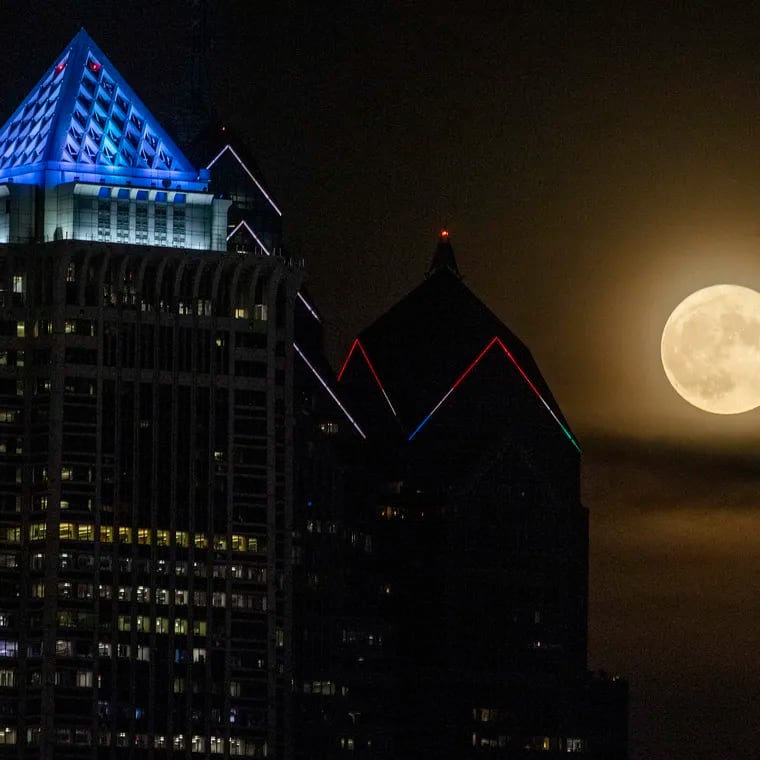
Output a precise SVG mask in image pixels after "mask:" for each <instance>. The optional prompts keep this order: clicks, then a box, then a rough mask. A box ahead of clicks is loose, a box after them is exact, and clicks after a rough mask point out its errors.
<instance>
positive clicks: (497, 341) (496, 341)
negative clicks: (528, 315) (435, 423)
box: [408, 335, 581, 453]
mask: <svg viewBox="0 0 760 760" xmlns="http://www.w3.org/2000/svg"><path fill="white" fill-rule="evenodd" d="M494 344H498V346H499V347H500V348H501V350H502V351H503V352H504V353H505V354H506V355H507V357H508V358H509V360H510V361H511V362H512V364H514V366H515V367H516V368H517V371H518V372H519V373H520V375H521V376H522V378H523V380H525V382H526V383H527V384H528V387H529V388H530V389H531V390H532V391H533V393H535V394H536V396H537V398H538V399H539V401H541V403H542V404H543V405H544V406H545V407H546V410H547V411H548V412H549V414H551V416H552V417H553V418H554V421H555V422H556V423H557V424H558V425H559V426H560V428H561V429H562V432H563V433H564V434H565V435H566V436H567V438H568V440H569V441H570V442H571V443H572V444H573V446H575V448H576V449H577V450H578V452H579V453H580V451H581V448H580V446H579V445H578V443H577V441H576V440H575V438H573V436H572V435H571V434H570V431H569V430H568V429H567V428H566V427H565V426H564V425H563V424H562V422H561V421H560V419H559V417H558V416H557V415H556V414H555V412H554V410H553V409H552V408H551V407H550V406H549V404H547V403H546V399H544V397H543V396H542V395H541V394H540V393H539V391H538V388H536V386H535V385H534V384H533V383H532V382H531V380H530V378H529V377H528V376H527V375H526V374H525V371H524V370H523V368H522V367H521V366H520V365H519V364H518V363H517V360H516V359H515V357H514V356H512V354H511V352H510V351H509V349H508V348H507V347H506V346H505V345H504V343H503V342H502V340H501V338H499V336H498V335H497V336H495V337H493V338H492V339H491V340H490V341H489V342H488V345H487V346H486V347H485V348H484V349H483V350H482V351H481V352H480V353H479V354H478V356H477V357H476V358H475V361H473V362H472V364H470V366H469V367H467V369H466V370H465V371H464V372H463V373H462V374H461V375H460V376H459V378H458V379H457V381H456V382H455V383H454V385H452V386H451V388H449V390H448V391H446V393H445V395H444V396H443V398H442V399H441V400H440V401H439V402H438V403H437V404H436V405H435V406H434V407H433V409H432V410H431V411H430V413H429V414H428V415H427V416H426V417H425V418H424V419H423V420H422V422H420V424H419V425H417V427H416V428H415V429H414V431H413V432H412V434H411V435H410V436H409V438H408V440H409V441H411V440H412V438H414V436H416V435H417V433H419V431H420V430H421V429H422V428H423V427H424V425H425V423H426V422H427V421H428V420H429V419H430V418H431V417H432V416H433V415H434V414H435V413H436V412H437V411H438V409H439V408H440V407H441V406H442V404H443V403H444V401H446V399H447V398H448V397H449V396H450V395H451V394H452V393H453V392H454V391H455V390H456V388H457V387H458V386H459V384H460V383H461V382H462V381H463V380H464V379H465V378H466V377H467V375H469V374H470V372H472V370H473V369H474V368H475V366H476V365H477V364H478V363H479V362H480V360H481V359H482V358H483V357H484V356H485V355H486V354H487V353H488V352H489V351H490V350H491V348H492V347H493V345H494Z"/></svg>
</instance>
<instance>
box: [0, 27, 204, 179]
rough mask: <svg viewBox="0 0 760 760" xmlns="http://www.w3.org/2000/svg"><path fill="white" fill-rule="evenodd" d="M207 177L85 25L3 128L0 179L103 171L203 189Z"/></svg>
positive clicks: (97, 175)
mask: <svg viewBox="0 0 760 760" xmlns="http://www.w3.org/2000/svg"><path fill="white" fill-rule="evenodd" d="M75 175H76V177H75ZM207 177H208V175H207V174H206V173H203V174H202V173H200V172H199V171H198V170H197V169H196V168H195V167H194V166H193V165H192V164H191V163H190V161H189V160H188V159H187V158H186V157H185V156H184V155H183V153H182V151H180V149H179V148H178V147H177V146H176V145H175V143H174V141H173V140H172V139H171V138H170V137H169V135H168V134H167V133H166V132H165V130H164V129H163V128H162V127H161V125H160V124H159V123H158V121H157V120H156V119H155V118H154V117H153V115H152V114H151V113H150V111H148V109H147V108H146V107H145V105H144V104H143V102H142V101H141V100H140V99H139V98H138V97H137V95H136V94H135V93H134V91H133V90H132V88H131V87H130V86H129V85H128V84H127V83H126V81H125V80H124V78H123V77H122V76H121V74H119V72H118V71H117V70H116V67H115V66H114V65H113V64H112V63H111V61H110V60H109V59H108V58H107V57H106V56H105V54H104V53H103V51H102V50H101V49H100V48H99V47H98V46H97V45H96V44H95V42H94V41H93V40H92V38H91V37H90V36H89V35H88V34H87V32H86V31H85V30H84V29H81V30H80V31H79V32H78V34H77V35H76V36H75V37H74V39H73V40H72V41H71V42H70V43H69V44H68V45H67V46H66V48H65V49H64V50H63V52H62V53H61V54H60V55H59V56H58V58H56V60H55V61H54V62H53V64H52V65H51V66H50V68H49V69H48V70H47V72H46V73H45V74H44V76H43V77H42V79H40V81H39V82H38V83H37V84H36V85H35V87H34V88H33V89H32V90H31V92H30V93H29V95H28V96H27V97H26V99H25V100H24V101H23V102H22V103H21V105H20V106H19V107H18V108H17V109H16V111H15V112H14V113H13V115H12V116H11V117H10V119H8V121H7V122H6V123H5V124H4V125H3V127H2V128H1V129H0V181H3V180H8V179H13V180H14V181H16V182H22V183H28V184H45V185H47V186H54V185H58V184H61V183H62V182H70V181H73V180H74V179H75V178H76V179H77V180H81V181H83V182H86V181H90V182H99V181H102V180H103V178H106V179H107V180H108V181H109V183H116V182H127V181H129V182H131V183H133V184H136V185H145V186H150V185H151V184H153V185H159V184H160V186H163V187H170V186H177V185H180V186H181V187H183V188H185V189H192V190H202V189H204V187H205V186H206V185H207V184H208V179H207Z"/></svg>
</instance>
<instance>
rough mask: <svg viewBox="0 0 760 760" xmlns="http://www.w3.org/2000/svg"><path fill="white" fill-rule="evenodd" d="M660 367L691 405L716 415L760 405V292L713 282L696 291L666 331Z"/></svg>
mask: <svg viewBox="0 0 760 760" xmlns="http://www.w3.org/2000/svg"><path fill="white" fill-rule="evenodd" d="M660 353H661V355H662V366H663V367H664V369H665V374H666V375H667V377H668V380H670V383H671V385H672V386H673V387H674V388H675V389H676V391H677V392H678V393H679V394H680V395H681V396H682V397H683V398H684V399H686V401H688V402H689V403H690V404H693V405H694V406H696V407H698V408H699V409H702V410H704V411H706V412H712V413H713V414H741V413H742V412H748V411H750V410H751V409H755V408H756V407H758V406H760V293H758V292H757V291H755V290H751V289H750V288H743V287H741V286H739V285H713V286H712V287H709V288H703V289H702V290H698V291H696V293H692V294H691V295H690V296H689V297H688V298H685V299H684V300H683V301H682V302H681V303H680V304H679V305H678V306H677V307H676V308H675V310H674V311H673V313H672V314H671V315H670V317H669V319H668V321H667V322H666V324H665V329H664V330H663V332H662V343H661V345H660Z"/></svg>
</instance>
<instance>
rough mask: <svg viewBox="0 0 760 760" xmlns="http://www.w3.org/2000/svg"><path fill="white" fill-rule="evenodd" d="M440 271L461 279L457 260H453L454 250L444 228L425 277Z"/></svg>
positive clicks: (447, 232)
mask: <svg viewBox="0 0 760 760" xmlns="http://www.w3.org/2000/svg"><path fill="white" fill-rule="evenodd" d="M442 271H449V272H451V273H452V274H455V275H456V276H457V277H459V278H461V277H462V275H461V274H459V267H457V260H456V259H455V258H454V249H453V248H452V247H451V238H450V237H449V231H448V230H447V229H446V227H444V228H443V229H442V230H441V234H440V235H439V236H438V245H437V246H436V249H435V253H434V254H433V261H432V262H431V263H430V269H428V271H427V273H426V276H427V277H430V276H431V275H434V274H436V273H437V272H442Z"/></svg>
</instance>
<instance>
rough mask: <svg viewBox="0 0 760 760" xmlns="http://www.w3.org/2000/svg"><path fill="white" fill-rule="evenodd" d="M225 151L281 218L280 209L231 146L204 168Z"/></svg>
mask: <svg viewBox="0 0 760 760" xmlns="http://www.w3.org/2000/svg"><path fill="white" fill-rule="evenodd" d="M226 150H228V151H229V152H230V153H232V155H233V156H235V158H236V159H237V161H238V163H239V164H240V165H241V166H242V167H243V169H244V170H245V173H246V174H247V175H248V176H249V177H250V178H251V179H252V180H253V181H254V183H255V185H256V187H258V188H259V190H260V191H261V194H262V195H263V196H264V197H265V198H266V199H267V200H268V201H269V203H270V205H271V206H272V208H273V209H274V210H275V211H276V212H277V213H278V214H279V215H280V216H282V211H280V209H278V208H277V204H276V203H275V202H274V201H273V200H272V199H271V198H270V197H269V194H268V193H267V191H266V190H264V188H263V187H262V186H261V183H260V182H259V181H258V180H257V179H256V177H254V176H253V174H252V173H251V170H250V169H249V168H248V167H247V166H246V165H245V164H244V163H243V159H242V158H240V156H238V154H237V153H235V149H234V148H233V147H232V146H231V145H229V144H227V145H225V146H224V147H223V148H222V149H221V150H220V151H219V153H217V154H216V156H215V157H214V158H213V159H212V161H211V163H209V165H208V166H207V167H206V168H207V169H210V168H211V167H212V166H213V165H214V164H215V163H216V162H217V161H218V160H219V159H220V158H221V157H222V156H223V155H224V151H226Z"/></svg>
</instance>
